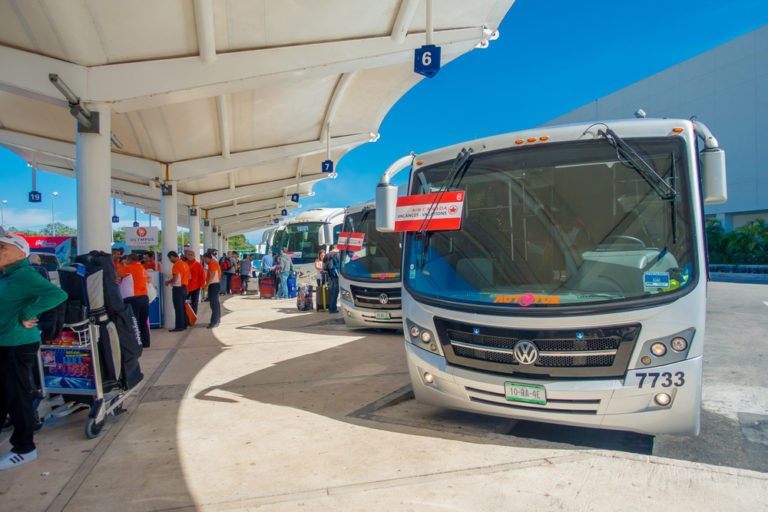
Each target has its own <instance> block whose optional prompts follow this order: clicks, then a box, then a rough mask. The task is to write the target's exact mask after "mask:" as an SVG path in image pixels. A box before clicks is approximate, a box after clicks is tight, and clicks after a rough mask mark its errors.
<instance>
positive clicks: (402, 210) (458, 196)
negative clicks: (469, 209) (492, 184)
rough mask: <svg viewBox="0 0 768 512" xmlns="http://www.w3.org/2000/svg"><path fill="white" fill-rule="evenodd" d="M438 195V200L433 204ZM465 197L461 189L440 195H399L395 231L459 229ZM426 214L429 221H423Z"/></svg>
mask: <svg viewBox="0 0 768 512" xmlns="http://www.w3.org/2000/svg"><path fill="white" fill-rule="evenodd" d="M438 197H439V201H437V204H435V205H434V206H433V203H435V201H436V199H437V198H438ZM465 198H466V193H465V192H464V191H463V190H459V191H456V192H445V193H443V194H442V196H441V195H440V194H439V193H433V194H419V195H415V196H404V197H399V198H398V199H397V211H396V213H395V231H420V230H425V231H436V230H448V229H461V214H462V212H463V210H464V199H465ZM430 210H431V211H430ZM427 214H429V215H427ZM427 216H429V221H428V222H425V220H426V218H427Z"/></svg>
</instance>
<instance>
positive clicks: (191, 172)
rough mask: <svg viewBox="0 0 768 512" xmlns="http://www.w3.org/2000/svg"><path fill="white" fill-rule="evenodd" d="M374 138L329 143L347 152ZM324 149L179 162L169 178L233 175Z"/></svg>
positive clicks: (321, 144)
mask: <svg viewBox="0 0 768 512" xmlns="http://www.w3.org/2000/svg"><path fill="white" fill-rule="evenodd" d="M376 137H377V135H376V134H374V135H373V137H372V136H371V134H370V133H358V134H355V135H345V136H343V137H334V138H332V139H331V148H332V149H347V148H349V147H356V146H359V145H360V144H363V143H365V142H368V141H370V140H371V139H372V138H374V140H375V138H376ZM325 149H326V142H325V141H324V140H312V141H307V142H298V143H296V144H286V145H284V146H275V147H271V148H261V149H252V150H250V151H240V152H238V153H233V154H231V155H230V157H229V158H224V157H223V156H210V157H204V158H195V159H192V160H182V161H180V162H175V163H173V164H171V167H170V174H171V178H172V179H174V180H189V179H195V178H202V177H204V176H205V177H208V176H212V175H215V174H219V173H222V172H232V171H236V170H238V169H247V168H250V167H258V166H259V165H264V164H268V163H272V162H277V161H280V160H284V159H286V158H299V157H302V156H309V155H314V154H317V153H322V152H324V151H325Z"/></svg>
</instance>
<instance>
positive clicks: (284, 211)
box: [280, 209, 288, 217]
mask: <svg viewBox="0 0 768 512" xmlns="http://www.w3.org/2000/svg"><path fill="white" fill-rule="evenodd" d="M280 215H282V216H283V217H285V216H286V215H288V210H285V209H283V210H280Z"/></svg>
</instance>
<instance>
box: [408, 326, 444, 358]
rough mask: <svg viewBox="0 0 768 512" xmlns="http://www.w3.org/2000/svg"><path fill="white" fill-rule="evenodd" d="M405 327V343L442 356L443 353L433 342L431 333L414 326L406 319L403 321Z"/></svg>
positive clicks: (434, 341)
mask: <svg viewBox="0 0 768 512" xmlns="http://www.w3.org/2000/svg"><path fill="white" fill-rule="evenodd" d="M405 325H406V331H405V333H406V336H405V339H406V341H408V342H409V343H412V344H414V345H416V346H417V347H419V348H423V349H424V350H428V351H429V352H432V353H435V354H438V355H443V351H442V350H441V349H440V344H439V343H437V341H436V340H435V335H434V333H432V331H430V330H429V329H425V328H424V327H422V326H420V325H418V324H415V323H413V322H411V321H410V320H408V319H406V320H405Z"/></svg>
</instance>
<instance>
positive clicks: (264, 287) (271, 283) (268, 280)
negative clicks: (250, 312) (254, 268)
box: [259, 274, 275, 299]
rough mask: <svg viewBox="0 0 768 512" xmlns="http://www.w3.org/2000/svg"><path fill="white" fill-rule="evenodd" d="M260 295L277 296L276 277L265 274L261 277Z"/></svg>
mask: <svg viewBox="0 0 768 512" xmlns="http://www.w3.org/2000/svg"><path fill="white" fill-rule="evenodd" d="M259 296H260V297H261V298H262V299H271V298H272V297H274V296H275V278H274V277H267V276H265V275H264V274H262V276H261V277H260V278H259Z"/></svg>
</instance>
